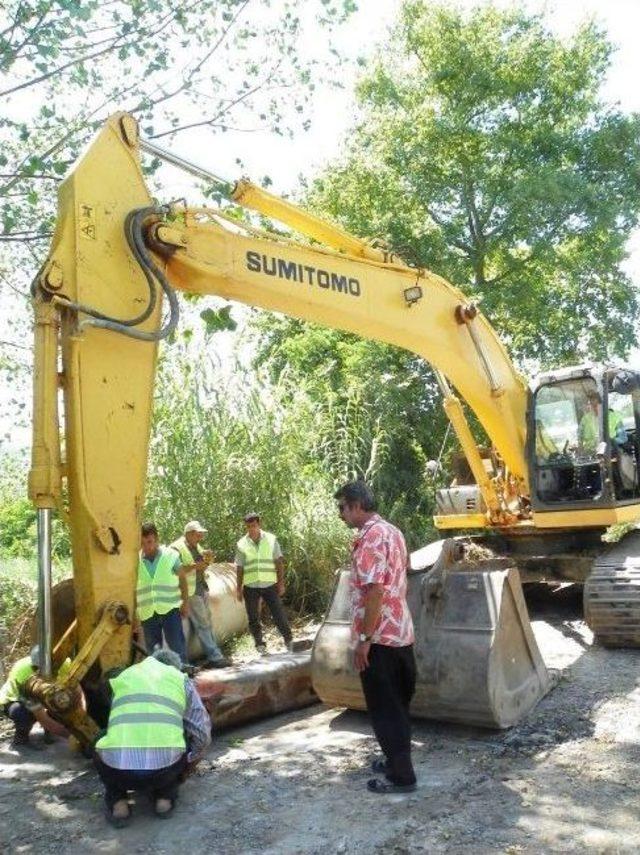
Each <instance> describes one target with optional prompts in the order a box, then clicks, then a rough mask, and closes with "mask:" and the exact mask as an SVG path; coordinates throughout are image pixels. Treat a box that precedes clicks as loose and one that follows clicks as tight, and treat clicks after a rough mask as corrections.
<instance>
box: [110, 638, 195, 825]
mask: <svg viewBox="0 0 640 855" xmlns="http://www.w3.org/2000/svg"><path fill="white" fill-rule="evenodd" d="M180 664H181V663H180V657H179V656H178V655H177V654H176V653H174V652H173V651H172V650H156V651H155V653H154V654H153V656H148V657H147V658H146V659H143V661H142V662H139V663H138V664H137V665H132V666H131V667H130V668H125V670H124V671H122V672H121V673H120V674H119V675H118V676H117V677H115V678H114V679H112V680H110V685H111V689H112V691H113V700H112V702H111V712H110V714H109V723H108V725H107V731H106V734H105V735H104V736H103V737H102V738H101V739H99V740H98V741H97V743H96V754H95V758H94V762H95V765H96V768H97V770H98V774H99V775H100V777H101V778H102V783H103V784H104V787H105V802H106V816H107V819H108V820H109V822H111V824H112V825H115V826H116V827H117V828H121V827H123V826H124V825H126V824H127V822H128V821H129V819H130V816H131V812H130V809H129V804H128V801H127V790H136V791H138V792H144V793H147V794H148V795H149V797H150V798H151V799H152V801H153V803H154V808H155V813H156V815H157V816H159V817H162V818H165V817H168V816H169V814H170V813H171V812H172V811H173V808H174V805H175V803H176V799H177V796H178V787H179V786H180V784H181V783H182V781H183V780H184V778H185V775H186V773H188V772H189V771H190V770H191V769H192V768H193V766H194V765H195V764H196V763H197V762H198V760H199V759H200V757H201V756H202V753H203V752H204V750H205V748H206V747H207V745H208V744H209V742H210V741H211V735H210V734H211V721H210V719H209V716H208V714H207V711H206V710H205V708H204V706H203V704H202V701H201V700H200V698H199V697H198V694H197V692H196V689H195V686H194V684H193V683H192V682H191V680H190V679H189V678H188V677H186V676H185V675H184V674H183V673H181V671H180Z"/></svg>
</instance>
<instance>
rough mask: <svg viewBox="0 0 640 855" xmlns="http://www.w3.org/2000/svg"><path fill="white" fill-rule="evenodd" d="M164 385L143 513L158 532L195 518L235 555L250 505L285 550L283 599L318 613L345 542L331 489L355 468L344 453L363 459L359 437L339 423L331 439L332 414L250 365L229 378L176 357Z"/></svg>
mask: <svg viewBox="0 0 640 855" xmlns="http://www.w3.org/2000/svg"><path fill="white" fill-rule="evenodd" d="M160 385H161V388H162V394H161V395H160V396H159V399H158V401H157V402H156V410H155V425H154V431H153V442H152V448H151V458H150V470H149V471H150V477H149V482H148V492H147V503H146V515H147V517H148V518H150V519H153V520H155V522H156V523H157V524H158V525H159V526H160V529H161V536H162V538H163V539H165V540H171V539H173V538H175V537H177V536H178V535H179V534H180V533H181V531H182V528H183V526H184V524H185V522H186V521H187V520H190V519H193V518H197V519H199V520H200V521H201V522H203V523H204V524H205V525H206V527H207V528H208V530H209V533H208V536H207V542H208V544H209V545H210V546H211V548H213V549H214V551H215V553H216V555H217V557H218V559H219V560H233V557H234V554H235V544H236V542H237V540H238V539H239V538H240V537H241V536H242V535H243V533H244V526H243V522H242V518H243V516H244V514H245V513H247V511H249V510H255V511H257V512H258V513H260V514H261V516H262V522H263V527H264V528H265V529H267V530H269V531H272V532H274V534H276V536H277V537H278V540H279V541H280V544H281V546H282V549H283V551H284V553H285V556H286V561H287V568H288V570H287V586H288V600H289V604H290V605H293V606H294V607H295V608H296V609H298V610H299V611H309V612H316V613H317V612H320V611H322V610H323V609H324V608H325V606H326V604H327V601H328V595H329V592H330V590H331V586H332V582H333V574H334V571H335V570H336V568H338V567H339V566H341V565H342V564H344V562H345V561H346V560H347V556H348V544H349V540H350V534H349V532H348V531H347V530H346V528H345V526H344V524H343V523H342V522H341V521H340V519H339V518H338V515H337V513H336V508H335V502H334V501H333V498H332V496H333V492H334V490H335V488H336V485H337V483H338V482H339V480H341V479H342V478H344V477H345V475H346V473H347V472H350V471H353V469H354V468H357V467H355V466H354V465H353V461H352V460H350V459H349V455H350V454H351V453H352V454H354V455H356V454H357V455H359V456H360V457H362V447H361V443H358V442H355V441H349V439H348V437H346V436H345V432H346V426H345V424H341V425H340V427H341V432H340V434H339V436H338V437H336V441H335V442H334V444H333V445H331V443H330V437H331V434H332V431H333V430H334V429H335V426H336V415H335V413H333V412H328V411H326V410H323V408H322V407H321V405H319V404H318V403H316V402H314V401H313V400H312V398H311V397H310V396H309V395H307V394H306V392H305V390H304V389H303V388H300V387H299V386H293V384H291V383H290V382H288V381H287V379H286V377H283V378H282V379H281V381H280V382H279V383H278V384H276V385H269V384H266V383H263V382H261V381H260V379H259V378H258V377H256V376H255V375H254V374H252V373H250V374H244V375H242V376H241V379H240V380H239V381H235V382H233V383H229V382H228V381H225V380H218V379H216V378H213V379H212V377H211V374H208V373H207V372H206V371H205V370H203V368H202V366H201V365H197V366H193V365H192V364H190V363H182V365H181V366H179V367H178V368H177V367H176V364H175V362H174V363H173V365H172V367H171V370H170V371H162V370H161V384H160ZM341 452H342V453H341Z"/></svg>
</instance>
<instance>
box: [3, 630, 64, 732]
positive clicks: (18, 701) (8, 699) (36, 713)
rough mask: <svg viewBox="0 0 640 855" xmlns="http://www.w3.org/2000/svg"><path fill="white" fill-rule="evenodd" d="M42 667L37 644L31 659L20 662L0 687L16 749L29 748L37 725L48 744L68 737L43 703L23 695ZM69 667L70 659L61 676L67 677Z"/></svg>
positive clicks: (30, 655) (4, 709)
mask: <svg viewBox="0 0 640 855" xmlns="http://www.w3.org/2000/svg"><path fill="white" fill-rule="evenodd" d="M39 664H40V648H39V647H38V645H37V644H36V645H35V647H33V648H32V649H31V653H30V654H29V656H25V657H24V658H22V659H18V661H17V662H16V663H15V664H14V665H13V667H12V668H11V670H10V671H9V676H8V677H7V680H6V682H5V683H4V685H3V686H2V687H1V688H0V709H2V710H3V712H4V714H5V715H6V716H8V718H10V719H11V721H12V722H13V726H14V728H15V730H14V734H13V740H12V742H11V744H12V746H13V747H14V748H18V747H20V746H23V745H29V734H30V733H31V729H32V728H33V726H34V724H35V723H36V722H38V723H39V724H40V725H41V726H42V728H43V730H44V732H45V740H46V741H51V740H47V736H49V737H52V736H61V737H65V736H68V735H69V734H68V732H67V729H66V728H65V727H64V726H63V725H61V724H60V723H59V722H57V721H56V720H55V719H53V718H52V717H51V716H50V715H49V713H48V712H47V711H46V710H45V708H44V707H43V706H42V704H40V703H38V702H37V701H34V700H32V699H31V698H27V697H26V696H25V694H24V687H25V685H26V683H27V680H28V679H29V678H30V677H32V676H33V675H34V674H36V673H37V672H38V668H39ZM70 664H71V663H70V662H69V661H68V660H67V661H66V662H65V663H64V664H63V665H62V667H61V668H60V674H59V676H63V675H64V672H65V669H68V668H69V666H70Z"/></svg>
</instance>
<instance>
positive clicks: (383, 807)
mask: <svg viewBox="0 0 640 855" xmlns="http://www.w3.org/2000/svg"><path fill="white" fill-rule="evenodd" d="M528 601H529V607H530V612H531V617H532V621H533V627H534V631H535V634H536V637H537V639H538V643H539V645H540V648H541V650H542V654H543V657H544V659H545V661H546V662H547V665H548V666H549V667H552V668H555V669H558V671H559V681H558V684H557V686H556V688H555V689H554V690H553V691H552V692H551V693H550V694H549V695H548V696H547V697H546V698H545V699H544V700H543V701H542V702H541V703H540V704H539V705H538V706H537V707H536V709H535V710H534V711H533V712H532V713H531V714H530V715H529V716H528V717H527V718H526V719H525V720H524V721H523V722H522V723H521V724H520V725H518V726H517V727H515V728H512V729H511V730H510V731H507V732H500V733H496V732H490V731H483V730H480V729H476V728H467V727H461V726H455V725H447V724H442V723H436V722H416V724H415V729H414V758H415V763H416V769H417V772H418V776H419V780H420V786H419V789H418V791H417V792H416V793H413V794H410V795H406V796H400V795H396V796H377V795H374V794H369V793H367V792H366V791H365V790H364V786H365V783H366V780H367V778H368V777H370V775H369V773H368V772H367V766H368V763H369V762H370V760H371V757H372V756H373V755H374V753H375V742H374V740H373V737H372V736H371V732H370V729H369V727H368V725H367V720H366V717H365V716H364V715H362V714H359V713H353V712H348V711H341V710H335V709H328V708H326V707H323V706H321V705H318V706H315V707H311V708H309V709H307V710H302V711H300V712H296V713H290V714H286V715H282V716H279V717H277V718H274V719H271V720H269V721H266V722H262V723H257V724H254V725H251V726H248V727H244V728H241V729H238V730H235V731H233V732H230V733H226V734H223V735H221V736H220V737H219V738H218V739H216V740H215V741H214V744H213V746H212V747H211V749H210V751H209V754H208V756H207V758H206V760H205V761H204V762H203V763H202V764H201V766H200V767H199V769H198V773H197V774H196V775H195V776H193V777H192V778H190V779H189V780H188V781H187V783H186V784H185V786H184V787H183V789H182V794H181V799H180V802H179V804H178V806H177V808H176V812H175V814H174V816H173V817H172V818H171V819H170V820H169V821H167V822H162V821H159V820H157V819H156V818H155V817H154V816H153V815H152V814H151V811H150V808H149V806H148V805H147V804H146V803H144V801H140V800H139V801H138V803H137V804H136V806H135V808H134V819H133V821H132V824H131V825H130V826H129V827H128V828H127V829H125V830H120V831H116V830H114V829H112V828H110V827H109V826H108V825H106V823H105V822H104V819H103V816H102V801H101V789H100V784H99V781H98V779H97V777H96V775H95V774H94V772H93V771H92V769H91V766H90V765H89V764H88V763H87V761H86V760H84V759H82V758H81V757H79V756H77V755H72V754H70V753H69V751H68V750H67V749H66V746H65V745H64V744H63V743H58V744H56V745H54V746H47V747H44V746H42V749H41V750H31V751H29V752H28V753H23V754H18V753H17V752H14V751H12V750H11V749H10V747H9V745H8V742H7V740H6V739H5V740H3V741H2V742H1V743H0V851H2V852H5V851H6V852H37V853H48V852H69V853H87V852H124V851H127V852H141V853H144V852H154V853H163V852H167V853H174V852H175V851H176V849H177V847H180V846H182V847H183V848H184V850H185V851H187V852H189V853H190V854H191V853H198V852H216V853H229V855H231V853H256V854H257V853H261V855H271V853H273V855H276V853H277V855H283V853H309V855H333V853H352V852H353V853H368V855H370V853H418V852H429V853H441V852H442V853H474V855H483V853H532V855H533V853H540V852H554V853H555V852H595V853H612V855H613V853H627V852H633V853H637V852H638V851H640V817H639V815H638V808H637V805H638V803H639V799H638V796H639V795H640V746H639V742H640V688H639V687H638V673H637V669H638V665H639V664H640V651H632V650H624V651H611V650H605V649H603V648H601V647H598V646H597V645H596V646H594V645H592V639H591V635H590V633H589V630H588V629H587V628H586V626H585V624H584V623H583V621H582V619H581V605H580V601H579V597H578V594H577V592H576V590H575V589H573V588H570V587H565V588H563V589H560V590H558V591H556V592H555V593H552V592H550V591H549V590H545V591H544V592H543V591H541V590H540V589H538V588H534V589H532V590H531V591H530V592H529V593H528ZM40 739H41V737H40V736H38V737H37V738H36V740H35V741H36V743H38V747H40Z"/></svg>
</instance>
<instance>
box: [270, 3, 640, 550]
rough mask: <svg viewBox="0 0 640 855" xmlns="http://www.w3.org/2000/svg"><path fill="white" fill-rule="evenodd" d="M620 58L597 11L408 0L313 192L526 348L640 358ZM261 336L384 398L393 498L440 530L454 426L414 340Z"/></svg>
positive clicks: (386, 465) (388, 505) (332, 389)
mask: <svg viewBox="0 0 640 855" xmlns="http://www.w3.org/2000/svg"><path fill="white" fill-rule="evenodd" d="M609 56H610V46H609V44H608V43H607V41H606V38H605V37H604V35H603V34H602V33H601V32H600V31H599V30H598V29H597V28H596V27H595V26H594V25H593V24H585V25H584V26H582V27H581V28H580V29H579V30H578V31H577V32H576V33H575V35H574V36H573V37H572V38H569V39H567V40H560V39H557V38H555V37H554V36H552V35H551V34H550V33H549V32H548V30H547V29H546V28H545V25H544V21H543V18H542V17H541V16H538V15H529V14H526V13H525V12H524V11H523V10H522V9H521V8H513V9H510V10H507V11H502V10H499V9H497V8H495V7H493V6H490V5H478V6H475V7H474V8H472V9H471V10H470V11H469V12H468V13H463V12H461V11H460V10H459V9H456V8H455V7H452V6H450V5H448V4H447V5H444V4H434V3H431V2H429V3H427V2H422V0H405V2H404V4H403V6H402V10H401V15H400V18H399V21H398V23H397V26H396V28H395V31H394V33H393V34H392V36H391V38H390V40H389V42H388V43H387V44H386V45H384V47H383V48H382V50H381V51H380V53H379V56H378V58H377V59H376V61H375V62H374V63H372V64H371V65H370V66H369V67H368V68H366V69H365V71H364V74H363V77H362V79H361V82H360V85H359V90H358V95H359V101H360V107H361V119H360V122H359V124H358V126H357V127H356V128H355V129H354V130H353V132H352V133H351V135H350V136H349V137H348V138H347V140H346V144H345V147H344V155H343V156H342V157H341V158H340V160H339V161H337V162H336V163H334V164H332V165H330V166H329V168H328V169H327V170H326V171H325V173H324V174H323V175H322V176H320V177H319V178H318V179H316V180H315V181H314V182H313V183H312V184H311V186H310V187H309V188H308V193H307V200H306V203H307V205H308V206H309V207H310V208H311V209H312V210H313V211H314V212H317V213H320V214H323V215H325V216H327V217H328V218H329V219H332V220H334V221H337V222H339V223H340V224H341V225H343V226H344V227H345V228H346V229H347V230H348V231H350V232H351V233H353V234H357V235H360V236H362V237H367V238H382V239H383V240H385V241H386V242H387V243H388V244H389V245H390V246H391V247H392V248H393V249H394V250H395V251H396V252H397V253H398V254H399V255H400V256H401V257H403V258H405V259H406V260H407V261H408V262H409V263H412V264H415V265H417V266H420V267H428V268H431V269H432V270H434V271H435V272H436V273H437V274H439V275H442V276H444V277H445V278H447V279H449V280H450V281H452V282H453V283H454V284H456V285H457V286H458V287H460V288H461V289H462V290H464V291H465V292H466V293H467V294H468V295H469V296H470V297H472V298H474V299H476V300H480V301H482V309H483V311H484V312H485V314H486V315H487V316H488V318H489V320H490V321H491V323H492V324H493V325H494V326H495V328H496V329H497V330H498V332H499V333H500V334H501V336H502V338H503V340H504V341H505V343H506V345H507V347H508V348H509V350H510V352H511V354H512V356H513V357H514V359H516V360H519V361H525V360H526V361H528V362H533V363H534V364H537V365H540V366H541V367H547V366H549V365H558V364H566V363H569V362H574V361H581V360H583V359H585V358H591V359H594V360H597V359H605V358H611V357H614V356H624V355H625V354H626V352H627V351H628V349H629V347H630V346H631V345H632V344H633V343H634V338H635V324H636V318H637V314H638V311H637V310H638V297H637V292H636V290H635V289H634V288H633V287H632V283H631V282H630V281H629V278H628V277H627V276H626V274H625V273H624V272H623V270H622V268H621V263H622V262H623V261H624V259H625V257H626V249H625V247H626V242H627V239H628V237H629V234H630V231H631V229H632V228H633V227H634V225H635V223H636V222H637V215H638V208H639V205H640V194H639V192H638V191H639V189H640V169H639V166H640V157H639V155H640V147H639V134H638V130H639V123H638V117H636V116H631V117H629V116H625V115H623V114H621V113H620V112H619V111H618V110H616V109H615V108H613V107H610V106H607V105H606V104H604V103H603V101H602V99H601V96H600V88H601V86H602V83H603V81H604V77H605V74H606V72H607V68H608V63H609ZM260 332H261V344H260V351H259V355H258V360H257V362H258V364H263V365H267V366H268V367H269V369H270V370H271V372H272V376H274V377H277V376H278V373H279V372H280V371H281V370H282V369H283V367H284V366H285V365H288V366H289V370H290V371H291V372H292V373H294V374H295V376H299V377H300V378H306V377H309V376H311V377H313V378H314V379H313V381H312V386H311V389H312V391H313V394H314V395H315V396H316V398H317V400H318V401H321V402H325V403H326V402H333V401H334V400H336V402H337V403H336V406H337V408H338V409H339V410H340V411H342V412H344V413H346V412H347V411H348V408H349V407H350V406H351V402H352V401H357V400H366V401H368V402H369V403H370V404H371V413H372V418H375V419H376V420H377V421H378V423H379V425H380V429H381V431H382V434H383V436H384V442H385V457H384V462H383V463H382V465H381V466H380V468H379V470H378V472H377V474H376V476H375V479H374V486H375V488H376V490H377V492H378V494H379V496H380V498H381V499H382V505H383V508H384V509H385V511H386V512H387V513H388V514H389V515H390V516H391V517H392V518H394V519H395V521H396V522H398V523H399V524H400V526H401V528H403V530H404V531H408V532H409V534H410V535H413V533H414V532H418V537H420V538H422V537H424V536H426V535H428V533H429V531H428V527H427V526H426V525H425V523H424V522H422V524H421V521H424V520H425V519H426V518H427V517H428V515H429V514H430V513H431V512H432V510H433V504H432V489H433V488H432V486H430V485H427V484H426V483H425V480H424V464H425V461H426V460H427V459H429V458H437V457H438V454H439V446H440V443H441V441H442V437H443V434H444V426H443V417H442V414H441V413H440V409H439V406H438V405H437V401H438V398H439V396H438V394H437V391H436V389H435V387H434V383H433V378H432V376H431V374H430V372H429V371H428V370H427V369H426V368H425V366H424V365H422V364H420V362H419V361H418V360H417V359H416V358H414V357H413V356H412V355H411V354H409V353H405V352H401V351H399V350H396V349H393V348H388V347H383V346H381V345H379V344H376V343H371V342H367V343H363V342H359V341H358V340H357V339H355V338H354V337H352V336H349V335H345V334H342V333H335V332H330V331H326V330H321V329H319V328H316V327H313V326H305V325H304V324H301V323H300V322H298V321H288V320H280V319H268V320H267V321H266V322H264V321H263V322H260ZM425 335H428V329H425ZM411 345H412V343H411V342H410V341H407V347H408V348H411ZM479 435H480V434H479ZM412 512H413V515H412ZM414 542H415V541H414Z"/></svg>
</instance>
